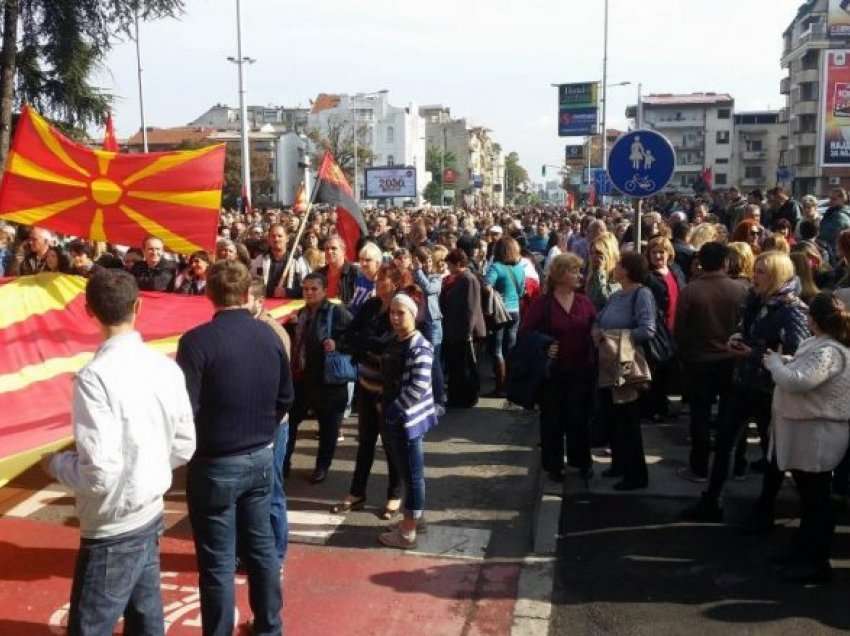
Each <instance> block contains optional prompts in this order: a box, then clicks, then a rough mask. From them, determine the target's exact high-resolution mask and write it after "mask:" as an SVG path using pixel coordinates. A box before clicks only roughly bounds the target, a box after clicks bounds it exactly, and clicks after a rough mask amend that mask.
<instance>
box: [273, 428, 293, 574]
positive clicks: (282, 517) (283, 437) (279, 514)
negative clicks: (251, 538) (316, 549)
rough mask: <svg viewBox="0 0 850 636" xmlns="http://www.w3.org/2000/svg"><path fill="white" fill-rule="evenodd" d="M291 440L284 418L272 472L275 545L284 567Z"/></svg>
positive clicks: (278, 431)
mask: <svg viewBox="0 0 850 636" xmlns="http://www.w3.org/2000/svg"><path fill="white" fill-rule="evenodd" d="M288 438H289V419H288V418H284V419H283V421H281V423H280V425H279V426H278V427H277V432H276V433H275V436H274V447H273V450H272V453H273V456H274V470H273V471H272V479H273V481H272V502H271V518H272V532H274V545H275V548H277V556H278V558H279V559H280V563H281V565H283V562H284V560H285V559H286V547H287V545H288V543H289V541H288V537H289V522H288V519H287V511H286V492H285V491H284V489H283V460H284V459H285V458H286V443H287V441H288Z"/></svg>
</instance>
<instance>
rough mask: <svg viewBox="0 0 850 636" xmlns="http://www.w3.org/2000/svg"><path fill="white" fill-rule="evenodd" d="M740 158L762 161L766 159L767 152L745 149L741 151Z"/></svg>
mask: <svg viewBox="0 0 850 636" xmlns="http://www.w3.org/2000/svg"><path fill="white" fill-rule="evenodd" d="M741 159H743V160H744V161H764V160H765V159H767V152H765V151H764V150H745V151H744V152H742V153H741Z"/></svg>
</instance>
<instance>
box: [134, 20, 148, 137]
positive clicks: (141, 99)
mask: <svg viewBox="0 0 850 636" xmlns="http://www.w3.org/2000/svg"><path fill="white" fill-rule="evenodd" d="M135 21H136V38H135V39H136V69H137V71H138V74H139V115H140V116H141V120H142V148H143V149H144V151H145V152H147V151H148V127H147V124H146V123H145V98H144V94H143V91H142V49H141V44H139V5H138V4H136V14H135Z"/></svg>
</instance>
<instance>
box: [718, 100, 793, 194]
mask: <svg viewBox="0 0 850 636" xmlns="http://www.w3.org/2000/svg"><path fill="white" fill-rule="evenodd" d="M787 130H788V127H787V125H786V124H780V123H779V111H775V110H774V111H757V112H746V113H735V140H734V143H733V156H734V169H733V171H732V174H733V175H734V180H733V182H732V183H730V184H729V185H732V184H733V183H734V184H735V185H737V186H738V187H739V188H740V189H741V190H742V191H744V192H747V191H751V190H754V189H759V190H762V191H765V190H767V189H768V188H772V187H773V186H775V185H776V182H777V178H776V173H777V170H778V168H779V145H780V139H781V138H782V137H783V136H784V135H785V133H786V131H787Z"/></svg>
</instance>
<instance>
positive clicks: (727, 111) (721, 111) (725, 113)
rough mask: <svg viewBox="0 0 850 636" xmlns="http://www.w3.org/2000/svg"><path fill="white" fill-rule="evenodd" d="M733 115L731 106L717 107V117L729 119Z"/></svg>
mask: <svg viewBox="0 0 850 636" xmlns="http://www.w3.org/2000/svg"><path fill="white" fill-rule="evenodd" d="M731 116H732V109H731V108H718V109H717V119H729V117H731Z"/></svg>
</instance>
